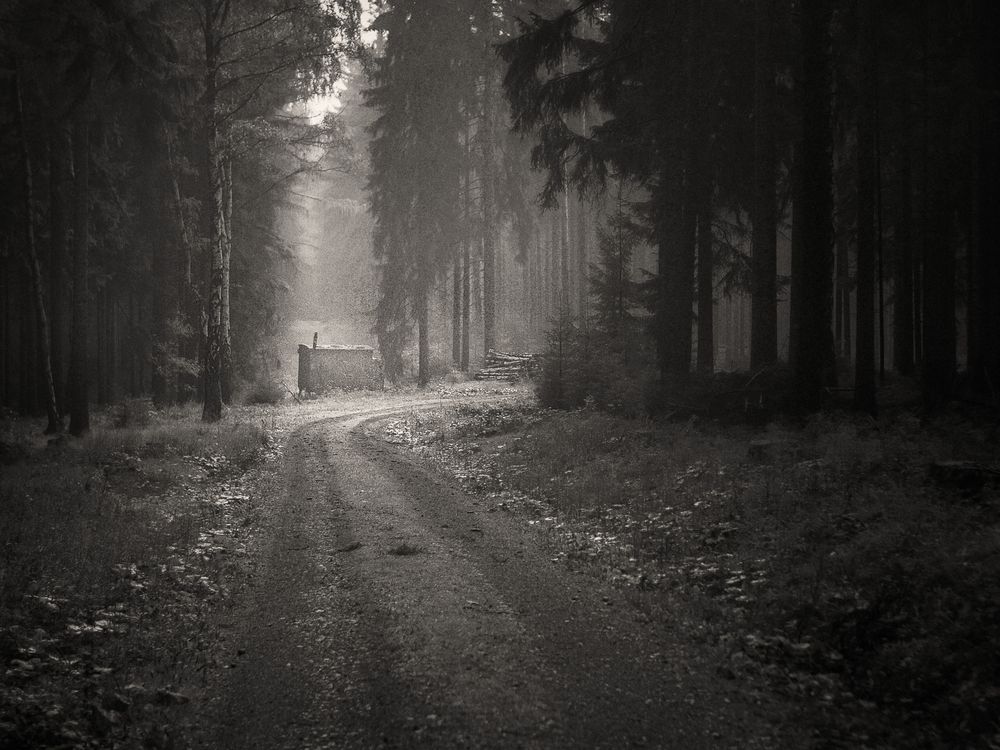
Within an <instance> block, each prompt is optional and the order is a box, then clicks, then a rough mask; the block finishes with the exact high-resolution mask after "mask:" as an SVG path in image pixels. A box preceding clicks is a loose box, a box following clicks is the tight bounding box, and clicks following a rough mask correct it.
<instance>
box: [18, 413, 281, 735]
mask: <svg viewBox="0 0 1000 750" xmlns="http://www.w3.org/2000/svg"><path fill="white" fill-rule="evenodd" d="M96 416H97V417H98V419H97V420H96V423H95V425H94V427H93V429H92V430H91V432H90V433H89V434H88V435H87V436H86V437H84V438H82V439H79V440H71V439H67V438H59V439H55V440H52V441H49V442H46V441H44V440H42V439H41V438H37V437H35V435H37V424H33V423H27V422H24V421H15V420H6V419H5V420H3V421H2V422H0V430H2V432H0V456H2V464H3V465H2V467H0V469H2V472H0V665H2V667H0V668H2V669H3V679H2V680H0V717H2V718H0V747H4V748H7V747H10V748H15V747H17V748H28V747H101V748H110V747H141V746H145V747H152V748H166V747H170V746H171V741H172V740H171V735H172V730H171V729H170V724H171V717H170V714H169V712H170V710H171V707H172V706H176V705H179V704H183V703H186V702H187V700H188V697H187V695H186V694H185V693H186V691H187V689H188V687H189V685H190V682H191V681H192V680H194V679H195V678H196V676H197V675H199V674H200V670H204V669H206V668H208V667H210V666H211V660H212V649H211V645H212V642H213V639H214V638H215V637H216V634H214V633H211V632H207V631H206V630H205V617H204V614H205V612H206V611H207V609H208V608H210V607H212V606H214V605H216V604H218V603H219V602H220V601H222V600H223V599H224V598H225V596H226V582H227V580H228V577H229V574H230V572H231V571H232V567H233V561H234V559H235V558H238V557H239V556H240V555H241V554H242V553H243V551H244V547H243V542H244V541H245V537H246V533H247V532H246V529H247V526H248V525H249V523H251V522H252V520H253V518H254V517H255V513H256V507H257V501H256V500H255V499H253V493H252V491H251V490H250V489H248V487H247V486H245V481H246V478H247V472H248V471H249V470H251V469H252V467H254V466H255V465H256V464H257V463H258V462H259V461H260V460H261V459H262V458H263V457H264V456H265V455H266V454H267V453H268V452H269V451H271V450H272V440H271V434H272V432H273V430H274V426H275V421H274V416H273V413H271V412H267V411H263V410H259V409H252V408H243V409H233V410H231V411H230V412H229V414H228V416H227V417H226V419H224V420H223V421H220V422H218V423H215V424H213V425H205V424H203V423H202V422H200V420H199V417H200V415H199V414H198V413H197V412H196V411H195V410H194V408H190V409H183V408H179V407H178V408H175V409H171V410H167V411H163V412H153V411H152V410H151V409H150V407H149V404H148V402H144V401H133V402H126V403H125V404H122V405H119V406H116V407H112V408H109V409H108V410H107V411H106V412H103V413H101V414H99V415H96ZM29 427H30V428H31V430H32V431H30V432H29Z"/></svg>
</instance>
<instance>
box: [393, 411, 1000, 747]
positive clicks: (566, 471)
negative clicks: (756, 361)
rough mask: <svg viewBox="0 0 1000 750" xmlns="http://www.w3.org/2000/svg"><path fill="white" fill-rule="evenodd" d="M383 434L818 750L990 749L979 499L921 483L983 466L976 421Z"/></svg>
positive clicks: (988, 444)
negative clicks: (750, 688)
mask: <svg viewBox="0 0 1000 750" xmlns="http://www.w3.org/2000/svg"><path fill="white" fill-rule="evenodd" d="M384 432H385V435H386V437H387V439H389V440H390V441H392V442H397V443H402V444H404V445H408V446H409V447H411V448H412V449H415V450H417V451H420V452H422V453H424V454H427V455H429V456H431V457H433V458H434V459H436V460H438V461H440V462H442V463H443V464H444V465H446V466H447V467H448V468H449V470H450V471H452V472H454V473H455V474H457V475H458V476H459V477H460V478H461V479H462V480H463V481H464V482H465V483H466V485H467V486H468V487H469V488H470V489H472V490H475V491H477V492H480V493H484V494H485V495H487V496H488V497H489V498H491V499H492V500H493V501H494V503H495V505H496V507H498V508H515V509H518V510H520V511H528V512H529V514H530V516H531V517H530V519H529V523H532V524H542V525H543V526H544V527H545V528H546V529H548V531H549V534H550V536H551V538H552V540H553V542H554V544H555V549H556V553H555V554H556V556H557V557H559V558H562V559H563V560H565V561H566V562H567V563H568V564H570V565H578V566H583V567H586V568H587V569H588V570H591V571H593V572H598V573H599V574H601V575H606V576H608V577H609V578H611V579H612V580H613V581H614V582H616V583H617V584H618V585H620V586H622V587H624V588H626V589H627V590H629V591H630V592H632V593H631V598H632V600H633V601H634V602H635V603H636V605H637V606H639V607H640V608H643V609H644V610H645V611H646V612H647V614H648V615H649V617H650V618H651V619H652V620H654V621H656V622H659V623H661V624H663V625H672V626H677V627H683V628H685V629H687V630H688V631H689V632H691V633H693V634H694V636H695V637H696V638H698V639H700V640H702V641H704V642H705V643H707V644H710V645H711V646H713V647H715V648H716V649H717V652H718V656H719V664H718V672H719V675H720V677H721V678H723V679H731V680H747V681H749V682H752V683H755V684H762V685H766V686H767V687H768V689H771V690H775V691H778V692H780V693H783V694H785V695H786V696H788V697H789V698H790V699H792V700H793V701H794V702H796V703H797V704H798V705H800V706H802V709H803V712H804V714H805V715H806V717H807V718H808V720H810V721H811V722H812V725H813V726H814V728H815V732H816V737H817V742H816V745H817V746H819V747H852V748H854V747H886V748H888V747H913V748H939V747H984V748H986V747H998V746H1000V720H998V718H997V717H1000V656H998V654H997V652H996V649H995V644H996V643H997V642H1000V496H998V491H997V487H996V485H995V484H991V483H987V484H986V485H985V486H984V487H982V488H981V489H977V490H976V491H974V492H971V493H970V492H969V491H968V487H963V486H960V485H952V484H949V483H948V482H947V481H946V482H944V483H939V482H935V481H934V480H933V479H932V477H931V476H930V475H929V471H928V467H930V466H932V465H933V464H934V462H937V461H942V460H964V461H974V462H977V463H978V464H980V465H984V466H987V467H992V468H993V469H996V468H997V462H998V453H997V446H996V443H995V437H994V436H993V435H992V433H991V432H990V430H989V428H988V426H987V427H979V426H977V425H976V424H973V423H972V422H970V421H969V420H966V419H962V418H959V417H958V416H953V417H951V418H947V417H946V418H942V419H940V420H939V421H937V422H936V423H934V424H932V425H929V426H922V425H921V424H920V422H919V421H918V420H917V419H916V418H915V417H914V416H913V415H912V414H909V413H906V412H898V413H896V414H895V415H892V416H890V417H888V418H886V419H884V420H883V421H881V422H878V423H876V422H873V421H871V420H867V419H862V418H857V417H854V416H851V415H845V414H825V415H820V416H817V417H815V418H814V419H813V420H812V421H810V422H809V423H807V424H805V425H791V424H785V425H770V426H768V427H765V428H749V427H736V426H724V425H720V424H718V423H703V422H699V421H698V420H694V419H692V420H689V421H687V422H682V423H677V422H654V421H648V420H641V419H634V420H627V419H622V418H618V417H614V416H610V415H607V414H604V413H601V412H598V411H595V410H592V409H589V410H588V409H585V410H581V411H577V412H570V413H566V412H561V413H557V412H547V411H543V410H538V409H535V408H533V407H527V406H523V405H521V406H517V405H510V406H506V407H496V406H492V407H476V406H466V407H459V408H458V409H449V410H445V411H441V412H438V413H436V414H427V413H424V414H414V415H411V416H410V417H408V418H407V419H404V420H396V421H393V422H390V423H389V424H387V425H386V426H385V427H384Z"/></svg>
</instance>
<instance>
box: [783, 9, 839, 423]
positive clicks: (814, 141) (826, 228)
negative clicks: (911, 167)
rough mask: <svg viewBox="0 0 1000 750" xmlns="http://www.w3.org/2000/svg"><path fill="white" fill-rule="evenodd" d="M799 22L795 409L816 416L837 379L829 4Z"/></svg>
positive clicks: (803, 13)
mask: <svg viewBox="0 0 1000 750" xmlns="http://www.w3.org/2000/svg"><path fill="white" fill-rule="evenodd" d="M801 17H802V82H801V91H800V97H801V99H800V101H801V108H802V123H801V136H800V140H799V151H800V158H799V164H798V168H799V175H798V182H799V185H798V187H799V194H798V195H797V196H796V200H795V221H796V222H801V227H800V228H799V229H800V232H799V236H798V239H799V244H798V246H796V247H794V248H793V251H792V252H793V277H792V299H793V305H794V307H793V316H794V317H793V320H792V328H793V330H794V331H795V334H794V337H793V338H794V343H795V350H794V352H793V354H792V359H793V361H794V380H795V390H796V397H797V399H798V402H799V405H800V407H801V408H802V409H804V410H806V411H815V410H817V409H819V408H820V405H821V403H822V399H823V386H824V385H825V384H826V383H828V382H831V381H833V380H834V379H835V377H836V374H835V373H833V372H830V371H829V368H830V364H831V362H832V361H833V360H834V354H833V335H832V331H831V325H830V324H831V312H832V306H833V252H832V250H833V227H832V209H833V206H832V179H833V178H832V167H831V144H832V134H831V126H830V69H829V68H830V61H829V54H828V51H827V49H828V45H829V25H830V5H829V0H816V2H812V3H808V4H805V5H803V6H802V8H801ZM795 255H797V256H798V258H795V257H794V256H795Z"/></svg>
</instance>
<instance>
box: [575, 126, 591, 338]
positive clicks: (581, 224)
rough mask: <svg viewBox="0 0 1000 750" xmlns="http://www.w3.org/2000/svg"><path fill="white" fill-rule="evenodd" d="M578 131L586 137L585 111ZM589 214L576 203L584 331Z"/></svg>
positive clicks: (587, 300)
mask: <svg viewBox="0 0 1000 750" xmlns="http://www.w3.org/2000/svg"><path fill="white" fill-rule="evenodd" d="M580 131H581V133H582V134H583V135H584V136H585V137H586V135H587V111H586V110H583V111H582V112H580ZM588 213H590V211H589V210H585V209H584V206H583V201H582V199H581V201H580V202H579V203H578V208H577V212H576V219H577V248H576V251H577V264H576V272H577V307H578V308H579V313H580V324H581V325H582V326H583V327H584V329H586V328H587V327H588V324H589V322H590V315H589V309H588V308H589V307H590V296H589V283H588V280H587V265H588V259H587V251H588V245H589V242H588V239H589V238H588V237H587V234H588V231H589V224H588V222H587V215H588Z"/></svg>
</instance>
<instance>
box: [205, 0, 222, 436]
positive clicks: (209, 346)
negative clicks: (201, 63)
mask: <svg viewBox="0 0 1000 750" xmlns="http://www.w3.org/2000/svg"><path fill="white" fill-rule="evenodd" d="M205 13H206V18H205V28H204V32H205V71H206V72H205V95H204V102H205V105H204V106H205V109H206V112H205V152H206V153H205V155H206V173H207V178H208V195H207V196H206V198H207V209H208V252H209V267H210V272H209V282H208V309H207V311H206V312H207V329H206V340H205V392H204V394H203V405H202V414H201V418H202V419H203V420H204V421H205V422H217V421H218V420H220V419H221V418H222V366H223V346H224V344H223V336H224V331H223V325H222V304H223V303H222V299H223V286H224V283H225V270H224V268H225V260H224V254H225V250H224V245H225V231H226V229H225V206H224V189H225V188H224V176H223V173H222V172H223V166H222V155H221V153H220V146H219V130H218V122H217V120H216V107H217V97H218V89H217V83H218V82H217V79H216V75H217V72H216V68H217V64H218V54H219V42H220V36H221V30H220V29H219V28H218V27H217V26H216V25H215V23H216V22H217V21H218V8H217V7H213V1H212V0H205Z"/></svg>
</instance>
